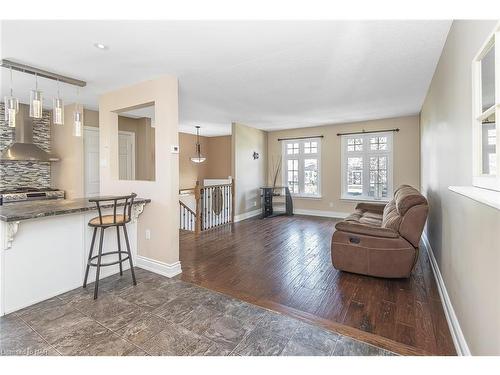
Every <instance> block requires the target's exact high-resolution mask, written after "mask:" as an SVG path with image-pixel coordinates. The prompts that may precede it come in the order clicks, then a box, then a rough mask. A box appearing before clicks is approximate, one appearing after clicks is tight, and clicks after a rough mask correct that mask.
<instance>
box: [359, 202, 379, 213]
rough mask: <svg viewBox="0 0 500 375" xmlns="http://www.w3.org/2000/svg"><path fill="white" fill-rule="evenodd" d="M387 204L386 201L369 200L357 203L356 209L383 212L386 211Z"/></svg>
mask: <svg viewBox="0 0 500 375" xmlns="http://www.w3.org/2000/svg"><path fill="white" fill-rule="evenodd" d="M385 206H386V204H385V203H367V202H361V203H358V204H357V205H356V210H364V211H371V212H377V213H380V214H382V213H383V212H384V208H385Z"/></svg>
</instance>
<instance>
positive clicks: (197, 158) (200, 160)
mask: <svg viewBox="0 0 500 375" xmlns="http://www.w3.org/2000/svg"><path fill="white" fill-rule="evenodd" d="M206 159H207V158H205V157H203V156H202V155H201V146H200V127H199V126H196V156H193V157H192V158H191V161H192V162H193V163H196V164H199V163H203V162H204V161H205V160H206Z"/></svg>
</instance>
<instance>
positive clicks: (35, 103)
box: [30, 73, 43, 118]
mask: <svg viewBox="0 0 500 375" xmlns="http://www.w3.org/2000/svg"><path fill="white" fill-rule="evenodd" d="M42 111H43V94H42V92H41V91H39V90H38V75H37V74H36V73H35V89H34V90H31V92H30V117H33V118H42Z"/></svg>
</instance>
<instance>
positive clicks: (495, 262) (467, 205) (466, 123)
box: [421, 21, 500, 355]
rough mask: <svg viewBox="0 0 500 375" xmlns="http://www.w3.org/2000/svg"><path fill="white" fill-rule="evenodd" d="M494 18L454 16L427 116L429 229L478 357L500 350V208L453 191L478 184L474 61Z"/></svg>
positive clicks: (425, 149) (423, 125)
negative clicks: (474, 140)
mask: <svg viewBox="0 0 500 375" xmlns="http://www.w3.org/2000/svg"><path fill="white" fill-rule="evenodd" d="M495 23H496V22H494V21H455V22H453V25H452V27H451V30H450V33H449V35H448V39H447V41H446V44H445V47H444V50H443V53H442V55H441V58H440V60H439V64H438V67H437V69H436V72H435V74H434V77H433V79H432V83H431V85H430V88H429V91H428V93H427V97H426V99H425V102H424V105H423V107H422V113H421V138H422V150H421V158H422V160H421V163H422V168H421V175H422V191H423V193H424V194H426V195H427V198H428V199H429V204H430V215H429V219H428V221H427V228H426V234H427V236H428V239H429V242H430V244H431V246H432V249H433V251H434V256H435V258H436V260H437V263H438V265H439V268H440V271H441V274H442V276H443V279H444V283H445V285H446V289H447V291H448V294H449V296H450V299H451V303H452V305H453V308H454V310H455V313H456V315H457V318H458V320H459V322H460V326H461V328H462V331H463V333H464V335H465V338H466V340H467V343H468V346H469V349H470V350H471V352H472V354H477V355H481V354H482V355H486V354H495V355H499V354H500V299H499V298H498V297H499V296H500V272H498V270H499V268H500V231H499V229H500V211H498V210H496V209H493V208H491V207H489V206H486V205H484V204H481V203H478V202H476V201H473V200H471V199H469V198H467V197H464V196H460V195H458V194H456V193H453V192H451V191H450V190H448V186H450V185H469V186H470V185H471V184H472V160H471V155H472V140H471V135H472V120H471V119H472V94H471V92H472V88H471V87H472V83H471V62H472V59H473V57H474V55H475V54H476V53H477V52H478V51H479V48H480V47H481V45H482V43H483V42H484V41H485V40H486V38H487V36H488V34H489V33H490V32H491V31H492V30H493V28H494V26H495Z"/></svg>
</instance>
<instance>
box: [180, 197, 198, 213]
mask: <svg viewBox="0 0 500 375" xmlns="http://www.w3.org/2000/svg"><path fill="white" fill-rule="evenodd" d="M179 204H180V205H181V207H183V208H185V209H186V210H188V211H189V212H190V213H192V214H193V215H196V212H194V211H193V210H192V209H190V208H189V207H188V206H186V205H185V204H184V203H183V202H182V201H181V200H180V201H179Z"/></svg>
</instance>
